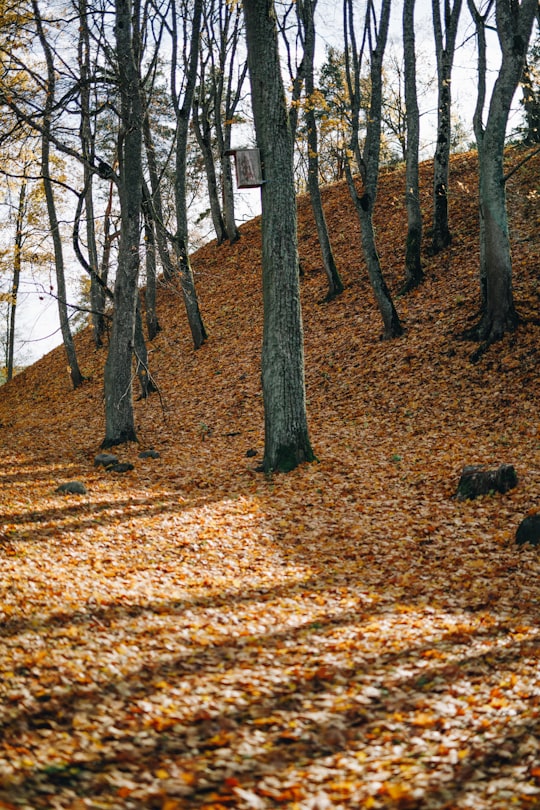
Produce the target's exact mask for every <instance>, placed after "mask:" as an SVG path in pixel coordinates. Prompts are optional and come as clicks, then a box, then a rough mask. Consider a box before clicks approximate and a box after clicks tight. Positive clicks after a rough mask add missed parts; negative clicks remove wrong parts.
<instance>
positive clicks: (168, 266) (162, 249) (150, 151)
mask: <svg viewBox="0 0 540 810" xmlns="http://www.w3.org/2000/svg"><path fill="white" fill-rule="evenodd" d="M146 107H147V109H146V111H145V116H144V121H143V139H144V146H145V152H146V165H147V169H148V177H149V179H150V189H151V198H150V205H149V206H147V213H148V216H151V217H152V220H153V223H154V228H155V231H154V232H155V241H156V245H157V249H158V253H159V260H160V262H161V266H162V267H163V275H164V277H165V280H166V281H171V280H172V278H173V277H174V266H173V262H172V259H171V254H170V252H169V246H168V235H167V230H166V227H165V220H164V214H163V202H162V198H161V183H160V176H159V172H158V164H157V159H156V149H155V146H154V139H153V137H152V127H151V125H150V115H149V113H148V104H147V105H146Z"/></svg>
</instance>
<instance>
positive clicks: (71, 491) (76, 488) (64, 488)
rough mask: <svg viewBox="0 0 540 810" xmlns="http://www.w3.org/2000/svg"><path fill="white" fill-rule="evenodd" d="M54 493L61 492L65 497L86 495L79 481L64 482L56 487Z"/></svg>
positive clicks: (83, 486) (84, 488)
mask: <svg viewBox="0 0 540 810" xmlns="http://www.w3.org/2000/svg"><path fill="white" fill-rule="evenodd" d="M55 492H62V493H65V494H66V495H86V487H85V485H84V484H83V483H82V482H81V481H66V483H65V484H60V486H59V487H56V489H55Z"/></svg>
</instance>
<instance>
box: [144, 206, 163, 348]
mask: <svg viewBox="0 0 540 810" xmlns="http://www.w3.org/2000/svg"><path fill="white" fill-rule="evenodd" d="M143 213H144V236H145V238H144V250H145V259H146V286H145V291H144V301H145V310H146V328H147V330H148V339H149V340H154V338H155V337H156V335H158V334H159V332H161V326H160V324H159V319H158V316H157V312H156V238H155V231H154V220H153V219H152V217H151V215H150V212H149V211H148V210H147V207H146V206H144V205H143Z"/></svg>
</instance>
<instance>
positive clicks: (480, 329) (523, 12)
mask: <svg viewBox="0 0 540 810" xmlns="http://www.w3.org/2000/svg"><path fill="white" fill-rule="evenodd" d="M468 4H469V9H470V11H471V15H472V17H473V20H474V22H475V25H476V30H477V35H478V98H477V102H476V109H475V113H474V130H475V135H476V140H477V144H478V159H479V187H480V239H481V244H480V260H481V267H480V279H481V291H482V315H481V319H480V323H479V324H478V325H477V326H475V327H473V329H471V330H468V332H467V333H466V334H465V337H467V338H471V339H473V340H480V341H483V345H482V346H481V347H480V348H479V349H478V351H477V352H475V354H474V355H473V359H478V357H479V356H480V355H481V354H482V353H483V352H484V351H485V349H486V348H487V347H488V346H489V345H491V344H492V343H494V342H495V341H497V340H500V338H502V337H503V335H504V334H505V333H507V332H512V331H513V330H514V329H515V328H516V325H517V322H518V316H517V313H516V309H515V306H514V298H513V291H512V259H511V253H510V239H509V234H508V215H507V210H506V189H505V177H504V143H505V136H506V125H507V122H508V116H509V113H510V107H511V104H512V100H513V98H514V94H515V92H516V89H517V86H518V83H519V80H520V77H521V75H522V71H523V65H524V62H525V57H526V53H527V46H528V42H529V39H530V36H531V31H532V25H533V21H534V18H535V14H536V13H537V9H538V0H522V2H521V3H520V5H519V7H516V6H515V5H514V4H512V3H511V2H510V0H496V3H495V9H496V11H495V13H496V25H497V34H498V37H499V44H500V47H501V51H502V62H501V67H500V70H499V74H498V76H497V79H496V81H495V84H494V86H493V91H492V94H491V100H490V103H489V110H488V117H487V122H486V124H485V126H484V124H483V120H482V113H483V110H484V107H485V93H486V36H485V31H486V26H487V20H486V15H481V14H480V12H479V11H478V9H477V8H476V6H475V3H474V0H468Z"/></svg>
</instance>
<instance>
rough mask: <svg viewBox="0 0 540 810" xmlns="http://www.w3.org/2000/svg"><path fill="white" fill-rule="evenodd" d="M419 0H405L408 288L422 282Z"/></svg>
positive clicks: (406, 287)
mask: <svg viewBox="0 0 540 810" xmlns="http://www.w3.org/2000/svg"><path fill="white" fill-rule="evenodd" d="M414 7H415V0H404V2H403V59H404V74H405V77H404V78H405V108H406V122H407V138H406V143H407V148H406V153H405V160H406V168H405V201H406V205H407V242H406V247H405V284H404V286H403V288H402V292H408V291H409V290H412V289H414V288H415V287H417V286H418V285H419V284H421V283H422V281H423V279H424V271H423V270H422V254H421V249H422V210H421V208H420V185H419V180H418V151H419V145H420V113H419V110H418V97H417V91H416V43H415V35H414Z"/></svg>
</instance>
